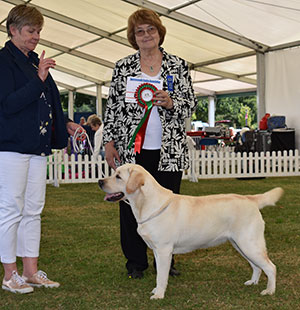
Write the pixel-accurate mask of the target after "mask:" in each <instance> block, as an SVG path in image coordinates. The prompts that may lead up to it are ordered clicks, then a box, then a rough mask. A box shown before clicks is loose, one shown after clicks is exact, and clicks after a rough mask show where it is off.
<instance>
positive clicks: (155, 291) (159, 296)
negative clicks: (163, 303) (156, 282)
mask: <svg viewBox="0 0 300 310" xmlns="http://www.w3.org/2000/svg"><path fill="white" fill-rule="evenodd" d="M159 291H160V290H159V289H157V288H156V287H155V288H154V289H153V290H152V292H151V293H152V294H154V295H152V296H151V297H150V299H163V298H164V297H165V293H164V292H163V291H161V292H159Z"/></svg>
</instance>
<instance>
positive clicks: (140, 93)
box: [128, 83, 157, 153]
mask: <svg viewBox="0 0 300 310" xmlns="http://www.w3.org/2000/svg"><path fill="white" fill-rule="evenodd" d="M156 91H157V88H156V87H155V86H154V85H153V84H150V83H143V84H141V85H139V86H138V87H137V89H136V91H135V94H134V97H135V99H136V101H137V103H138V104H139V105H140V106H141V107H142V108H144V109H145V113H144V116H143V118H142V119H141V121H140V123H139V124H138V126H137V128H136V130H135V131H134V133H133V136H132V138H131V140H130V142H129V145H128V148H129V149H130V148H131V147H132V144H133V142H134V152H138V153H140V152H141V149H142V146H143V143H144V139H145V133H146V128H147V124H148V120H149V116H150V112H151V109H152V107H153V101H154V99H153V98H154V93H155V92H156Z"/></svg>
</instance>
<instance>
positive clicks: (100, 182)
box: [98, 180, 104, 188]
mask: <svg viewBox="0 0 300 310" xmlns="http://www.w3.org/2000/svg"><path fill="white" fill-rule="evenodd" d="M98 185H99V187H100V188H102V186H103V185H104V181H103V180H99V181H98Z"/></svg>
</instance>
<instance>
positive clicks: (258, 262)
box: [235, 237, 276, 295]
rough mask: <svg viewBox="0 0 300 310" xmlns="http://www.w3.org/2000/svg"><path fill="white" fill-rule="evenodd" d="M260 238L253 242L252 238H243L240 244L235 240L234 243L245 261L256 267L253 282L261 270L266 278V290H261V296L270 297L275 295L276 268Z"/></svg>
mask: <svg viewBox="0 0 300 310" xmlns="http://www.w3.org/2000/svg"><path fill="white" fill-rule="evenodd" d="M262 238H263V237H262ZM262 238H258V239H256V240H254V239H253V238H251V239H250V238H246V239H244V238H243V240H241V242H238V241H236V240H235V243H236V246H237V247H238V248H239V249H240V251H241V252H242V253H243V256H244V257H246V258H247V260H248V261H249V262H251V263H252V265H253V266H255V267H256V269H254V270H253V274H254V275H253V276H254V280H255V279H256V278H257V276H258V269H262V270H263V271H264V273H265V274H266V276H267V277H268V284H267V288H266V289H265V290H263V291H262V292H261V294H262V295H272V294H274V293H275V289H276V266H275V265H274V264H273V263H272V262H271V260H270V259H269V257H268V255H267V250H266V247H265V241H264V239H262ZM252 265H251V266H252ZM253 266H252V268H253ZM255 277H256V278H255ZM251 280H252V279H251ZM251 280H250V282H251ZM246 283H247V282H246ZM248 283H249V282H248Z"/></svg>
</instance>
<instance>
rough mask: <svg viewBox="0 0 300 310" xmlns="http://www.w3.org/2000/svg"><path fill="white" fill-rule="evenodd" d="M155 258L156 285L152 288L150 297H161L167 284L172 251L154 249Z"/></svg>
mask: <svg viewBox="0 0 300 310" xmlns="http://www.w3.org/2000/svg"><path fill="white" fill-rule="evenodd" d="M153 252H154V256H155V260H156V271H157V275H156V287H155V288H154V289H153V291H152V293H153V294H154V295H152V296H151V297H150V299H162V298H164V296H165V291H166V288H167V285H168V278H169V270H170V266H171V260H172V252H171V251H166V250H165V249H164V250H159V249H158V250H154V251H153Z"/></svg>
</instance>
